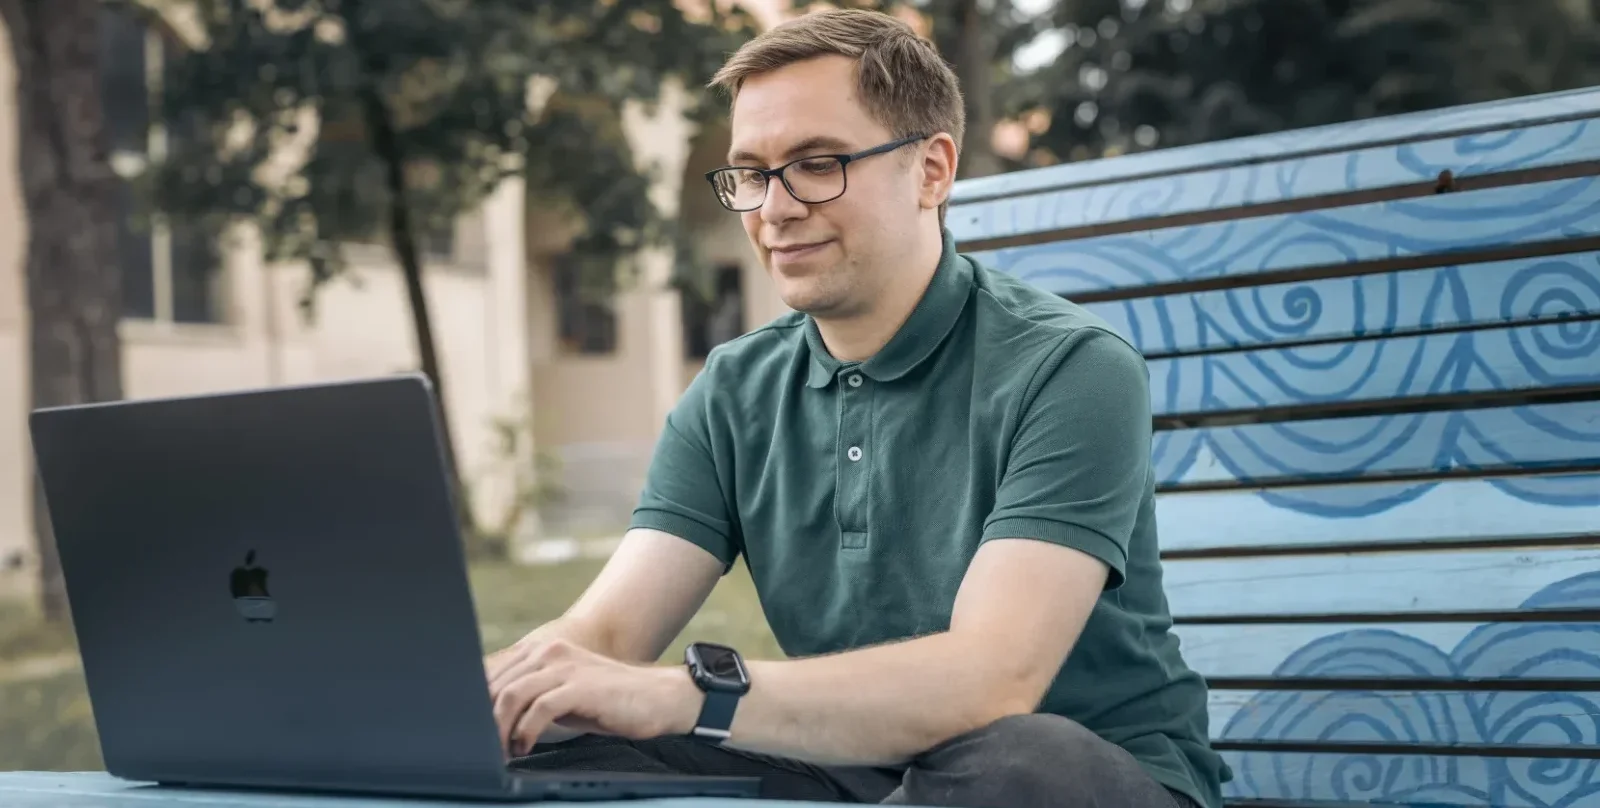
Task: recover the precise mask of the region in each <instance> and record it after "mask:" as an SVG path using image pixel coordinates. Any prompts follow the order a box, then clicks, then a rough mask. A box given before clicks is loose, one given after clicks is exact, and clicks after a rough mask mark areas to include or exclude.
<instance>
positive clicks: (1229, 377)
mask: <svg viewBox="0 0 1600 808" xmlns="http://www.w3.org/2000/svg"><path fill="white" fill-rule="evenodd" d="M1148 365H1149V372H1150V398H1151V408H1152V412H1153V414H1154V415H1155V416H1156V417H1158V418H1167V419H1172V418H1179V417H1185V416H1188V417H1194V416H1202V415H1206V416H1215V415H1218V414H1222V413H1249V414H1253V413H1255V411H1257V410H1259V409H1261V408H1264V407H1271V408H1282V407H1306V408H1317V409H1327V408H1329V405H1334V406H1338V407H1348V406H1349V405H1352V404H1356V403H1365V404H1370V403H1379V402H1388V401H1392V400H1395V399H1407V398H1416V397H1436V396H1448V395H1481V394H1491V393H1516V392H1523V391H1532V390H1561V389H1570V390H1589V391H1593V390H1595V388H1596V386H1597V385H1600V321H1589V322H1583V323H1552V324H1549V325H1529V326H1520V327H1516V328H1501V329H1493V330H1485V331H1463V332H1461V333H1456V334H1430V335H1427V336H1419V337H1390V338H1388V339H1379V340H1367V341H1364V342H1347V343H1338V344H1330V345H1309V346H1303V347H1299V348H1263V349H1260V350H1254V351H1241V352H1238V353H1225V354H1207V355H1203V356H1194V357H1182V358H1178V359H1156V360H1152V361H1150V362H1148Z"/></svg>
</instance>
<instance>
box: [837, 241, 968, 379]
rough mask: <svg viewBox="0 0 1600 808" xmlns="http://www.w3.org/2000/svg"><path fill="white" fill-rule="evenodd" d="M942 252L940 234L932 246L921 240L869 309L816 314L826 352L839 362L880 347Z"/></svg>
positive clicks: (924, 287)
mask: <svg viewBox="0 0 1600 808" xmlns="http://www.w3.org/2000/svg"><path fill="white" fill-rule="evenodd" d="M943 252H944V241H943V239H942V234H941V238H940V239H937V240H934V241H932V242H931V247H930V245H929V242H928V241H926V240H924V241H923V243H922V244H921V245H920V246H919V249H918V250H917V254H916V255H913V256H910V257H908V258H907V259H906V262H907V266H906V269H907V270H908V271H907V273H906V274H905V275H903V276H901V277H899V278H897V279H896V282H895V283H892V284H890V285H889V286H888V287H887V288H885V289H884V290H883V292H882V294H880V295H879V296H878V298H877V299H876V300H874V301H873V302H872V305H871V306H870V307H869V308H868V309H866V310H865V311H863V312H861V313H860V314H857V315H855V316H853V317H847V318H840V319H824V318H821V317H818V318H816V321H817V332H818V333H819V334H820V335H821V336H822V344H824V345H826V346H827V347H828V353H830V354H832V355H833V358H835V359H837V360H839V361H841V362H864V361H866V360H868V359H871V358H872V357H873V355H875V354H877V353H878V351H881V350H883V346H885V345H888V344H889V340H891V339H893V338H894V335H895V334H896V333H897V332H899V330H900V327H901V326H903V325H905V322H906V320H908V319H910V317H911V312H912V311H914V310H915V309H916V308H917V303H919V302H921V300H922V296H923V295H924V294H925V293H926V292H927V291H928V284H929V283H931V282H932V281H933V276H934V273H935V272H937V271H938V269H939V259H940V257H941V255H942V254H943Z"/></svg>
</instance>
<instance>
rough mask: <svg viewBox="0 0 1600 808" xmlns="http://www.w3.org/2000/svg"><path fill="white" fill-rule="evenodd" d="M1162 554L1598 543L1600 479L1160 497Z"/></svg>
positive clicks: (1413, 484)
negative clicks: (1472, 542) (1519, 541)
mask: <svg viewBox="0 0 1600 808" xmlns="http://www.w3.org/2000/svg"><path fill="white" fill-rule="evenodd" d="M1156 524H1157V526H1158V530H1159V531H1160V542H1161V549H1162V551H1163V552H1168V553H1170V552H1178V551H1195V550H1215V549H1219V548H1233V549H1250V548H1256V549H1270V548H1311V547H1328V546H1346V547H1359V546H1365V547H1368V548H1374V547H1381V546H1382V545H1384V544H1390V543H1396V542H1403V543H1416V542H1449V541H1460V540H1463V539H1497V538H1548V537H1566V536H1594V537H1596V538H1597V539H1600V474H1555V475H1549V476H1528V477H1500V478H1485V479H1465V480H1446V481H1428V482H1403V483H1365V484H1346V485H1326V486H1306V487H1297V488H1281V489H1266V490H1262V489H1249V490H1238V491H1203V492H1201V491H1195V492H1181V493H1179V492H1174V493H1166V494H1161V495H1158V496H1157V497H1156Z"/></svg>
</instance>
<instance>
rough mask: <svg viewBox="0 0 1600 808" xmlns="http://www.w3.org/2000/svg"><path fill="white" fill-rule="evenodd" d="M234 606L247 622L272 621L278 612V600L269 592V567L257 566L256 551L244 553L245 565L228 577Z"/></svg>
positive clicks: (235, 568)
mask: <svg viewBox="0 0 1600 808" xmlns="http://www.w3.org/2000/svg"><path fill="white" fill-rule="evenodd" d="M228 589H229V590H230V591H231V592H232V593H233V605H234V608H236V609H238V610H239V616H240V617H243V618H244V619H245V622H247V623H270V622H272V618H273V617H275V616H277V614H278V602H277V601H275V600H273V599H272V595H271V594H270V593H269V592H267V569H266V568H265V567H258V566H256V551H254V550H251V551H249V552H247V553H245V554H244V565H243V566H239V567H234V568H233V574H232V575H230V576H229V577H228Z"/></svg>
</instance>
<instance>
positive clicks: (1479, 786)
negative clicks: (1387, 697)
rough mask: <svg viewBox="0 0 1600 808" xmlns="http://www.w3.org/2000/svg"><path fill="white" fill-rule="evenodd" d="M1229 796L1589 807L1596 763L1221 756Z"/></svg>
mask: <svg viewBox="0 0 1600 808" xmlns="http://www.w3.org/2000/svg"><path fill="white" fill-rule="evenodd" d="M1222 755H1223V758H1224V760H1226V761H1227V763H1228V765H1229V766H1230V767H1232V769H1233V772H1234V780H1233V782H1231V783H1228V784H1226V785H1224V786H1223V794H1224V795H1225V796H1226V797H1228V798H1229V799H1280V800H1282V799H1288V800H1305V801H1307V803H1306V805H1307V806H1308V808H1321V806H1320V804H1319V803H1318V802H1312V801H1319V800H1326V801H1329V802H1346V803H1349V802H1356V803H1381V804H1391V803H1408V804H1428V805H1439V806H1451V808H1455V806H1460V808H1594V806H1595V805H1596V804H1600V803H1597V802H1596V800H1597V799H1600V761H1596V760H1570V759H1569V760H1562V759H1555V760H1551V759H1541V758H1490V757H1470V756H1428V755H1389V754H1386V755H1366V754H1336V753H1333V754H1304V753H1293V752H1258V751H1250V752H1240V751H1227V752H1223V753H1222Z"/></svg>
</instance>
